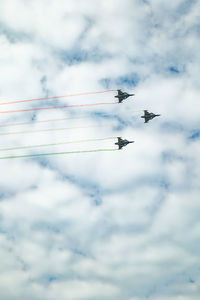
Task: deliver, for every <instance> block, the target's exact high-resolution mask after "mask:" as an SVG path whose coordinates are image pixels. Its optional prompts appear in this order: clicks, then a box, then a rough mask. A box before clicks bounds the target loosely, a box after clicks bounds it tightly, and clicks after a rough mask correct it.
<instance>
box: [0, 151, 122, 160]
mask: <svg viewBox="0 0 200 300" xmlns="http://www.w3.org/2000/svg"><path fill="white" fill-rule="evenodd" d="M104 151H118V149H96V150H82V151H71V152H53V153H39V154H26V155H11V156H2V157H0V159H12V158H28V157H37V156H50V155H62V154H75V153H89V152H104Z"/></svg>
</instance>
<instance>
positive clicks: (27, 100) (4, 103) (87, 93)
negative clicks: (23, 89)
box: [0, 90, 116, 105]
mask: <svg viewBox="0 0 200 300" xmlns="http://www.w3.org/2000/svg"><path fill="white" fill-rule="evenodd" d="M109 92H116V90H105V91H98V92H85V93H78V94H69V95H63V96H55V97H45V98H35V99H25V100H14V101H8V102H3V103H0V105H7V104H15V103H22V102H32V101H43V100H50V99H51V100H53V99H58V98H67V97H74V96H85V95H94V94H103V93H109Z"/></svg>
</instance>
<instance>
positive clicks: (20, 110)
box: [0, 102, 118, 114]
mask: <svg viewBox="0 0 200 300" xmlns="http://www.w3.org/2000/svg"><path fill="white" fill-rule="evenodd" d="M107 104H118V102H105V103H104V102H103V103H92V104H77V105H62V106H50V107H38V108H28V109H19V110H5V111H0V114H9V113H17V112H25V111H36V110H45V109H59V108H67V107H86V106H97V105H107Z"/></svg>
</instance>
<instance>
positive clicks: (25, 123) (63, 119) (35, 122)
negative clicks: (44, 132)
mask: <svg viewBox="0 0 200 300" xmlns="http://www.w3.org/2000/svg"><path fill="white" fill-rule="evenodd" d="M86 118H88V116H82V117H69V118H60V119H49V120H43V121H37V120H32V121H29V122H22V123H18V122H16V123H7V124H0V127H1V128H2V127H13V126H20V125H29V124H32V125H33V124H38V123H49V122H57V121H65V120H78V119H86Z"/></svg>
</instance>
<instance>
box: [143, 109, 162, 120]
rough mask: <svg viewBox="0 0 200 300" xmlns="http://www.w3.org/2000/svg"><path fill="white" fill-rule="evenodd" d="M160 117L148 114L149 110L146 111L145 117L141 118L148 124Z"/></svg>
mask: <svg viewBox="0 0 200 300" xmlns="http://www.w3.org/2000/svg"><path fill="white" fill-rule="evenodd" d="M159 116H160V115H156V114H154V113H150V112H148V110H144V116H141V118H143V119H144V123H148V122H149V121H150V120H152V119H153V118H155V117H159Z"/></svg>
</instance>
